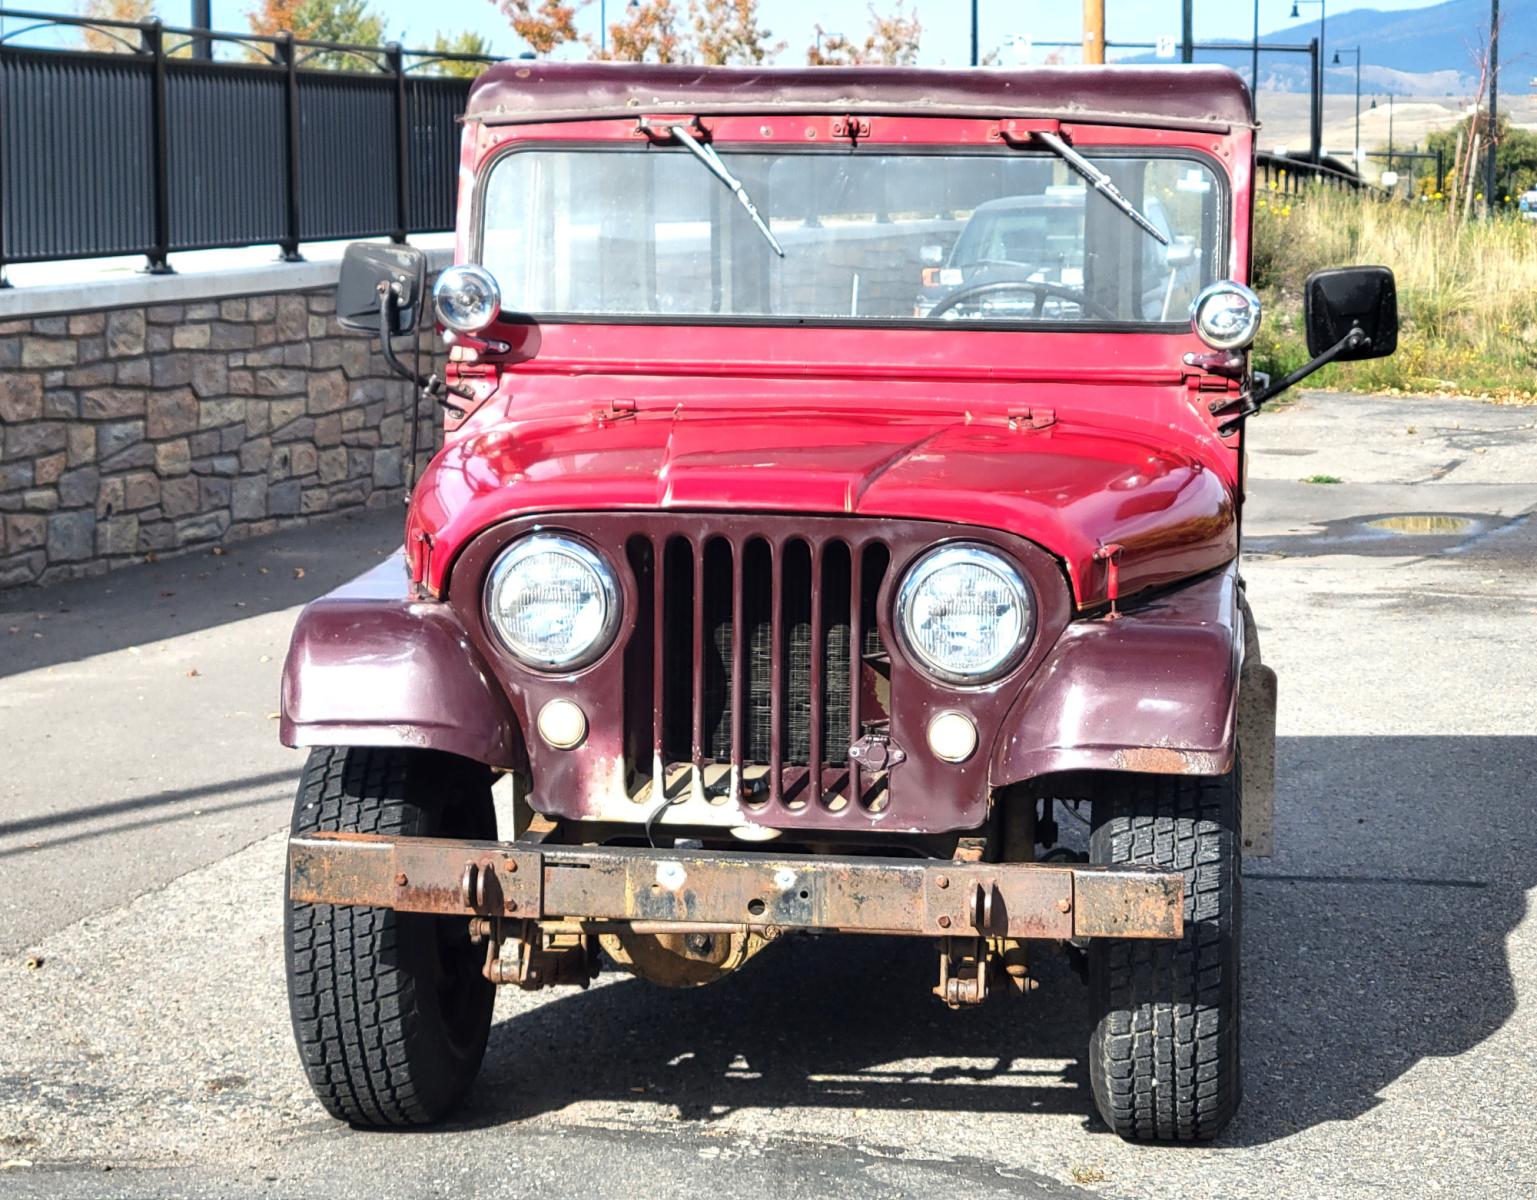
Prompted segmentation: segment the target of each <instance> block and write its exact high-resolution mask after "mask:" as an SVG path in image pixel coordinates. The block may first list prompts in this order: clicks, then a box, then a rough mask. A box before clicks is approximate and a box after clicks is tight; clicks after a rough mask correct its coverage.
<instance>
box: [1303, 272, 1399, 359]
mask: <svg viewBox="0 0 1537 1200" xmlns="http://www.w3.org/2000/svg"><path fill="white" fill-rule="evenodd" d="M1302 311H1303V322H1304V324H1305V325H1306V326H1307V335H1308V353H1309V354H1311V355H1313V356H1314V357H1315V358H1316V357H1318V356H1319V355H1322V354H1325V353H1327V352H1328V351H1329V350H1331V349H1334V348H1335V347H1336V346H1338V345H1339V344H1340V343H1341V342H1343V341H1345V340H1346V338H1348V337H1349V336H1350V333H1351V331H1352V330H1360V332H1361V333H1362V334H1364V335H1365V336H1364V337H1362V338H1360V339H1358V343H1357V344H1354V345H1350V346H1347V347H1346V348H1344V349H1341V350H1339V352H1338V353H1336V354H1335V355H1334V361H1336V362H1348V361H1351V360H1353V359H1362V358H1383V357H1385V356H1387V355H1389V354H1392V353H1393V351H1395V350H1396V349H1398V289H1397V287H1396V286H1395V284H1394V282H1393V272H1392V271H1390V270H1388V268H1387V267H1338V268H1335V269H1334V270H1329V271H1315V272H1314V273H1313V274H1312V275H1309V276H1308V279H1307V282H1306V283H1305V284H1304V285H1303V288H1302Z"/></svg>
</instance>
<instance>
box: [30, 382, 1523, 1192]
mask: <svg viewBox="0 0 1537 1200" xmlns="http://www.w3.org/2000/svg"><path fill="white" fill-rule="evenodd" d="M1250 450H1251V463H1250V483H1251V491H1252V503H1251V504H1250V506H1249V508H1248V510H1247V512H1246V530H1245V533H1246V538H1247V545H1248V550H1249V554H1248V557H1247V559H1246V563H1245V568H1244V573H1245V575H1246V577H1247V578H1248V580H1249V582H1250V594H1251V597H1252V599H1253V603H1254V607H1255V611H1256V614H1257V616H1258V618H1259V621H1260V627H1261V637H1262V642H1263V646H1264V652H1265V657H1266V659H1267V661H1269V662H1271V663H1272V664H1273V665H1274V666H1275V667H1276V668H1277V670H1278V671H1279V673H1280V678H1281V712H1280V735H1281V737H1280V746H1279V753H1280V764H1279V767H1280V795H1279V801H1278V809H1277V842H1278V847H1279V850H1278V854H1277V857H1276V858H1275V859H1273V860H1269V861H1266V862H1261V863H1252V864H1250V867H1249V870H1248V871H1247V873H1246V878H1245V884H1244V891H1245V895H1244V899H1245V921H1246V929H1245V963H1244V970H1245V979H1244V989H1245V995H1246V1011H1245V1022H1246V1024H1245V1030H1244V1054H1245V1067H1246V1074H1247V1080H1246V1098H1245V1101H1244V1106H1243V1108H1242V1109H1241V1111H1240V1114H1239V1117H1238V1119H1237V1121H1236V1122H1235V1123H1234V1125H1233V1126H1232V1127H1231V1129H1230V1130H1229V1131H1228V1132H1227V1134H1225V1135H1224V1137H1223V1138H1222V1139H1221V1140H1220V1141H1219V1142H1218V1143H1216V1144H1215V1145H1213V1146H1211V1147H1205V1148H1168V1149H1163V1148H1156V1147H1133V1146H1128V1145H1126V1144H1124V1143H1122V1142H1120V1141H1119V1140H1117V1139H1116V1138H1114V1137H1113V1136H1111V1135H1110V1134H1108V1133H1107V1132H1106V1131H1105V1129H1104V1127H1103V1126H1102V1125H1100V1124H1099V1122H1098V1121H1097V1120H1096V1119H1094V1118H1093V1117H1092V1115H1091V1114H1092V1112H1093V1105H1092V1100H1091V1098H1090V1096H1089V1094H1088V1082H1087V1073H1086V1071H1085V1069H1084V1067H1083V1063H1082V1061H1081V1056H1082V1054H1083V1048H1084V1044H1085V1041H1086V1039H1087V1036H1088V1029H1087V1023H1086V1018H1085V1016H1084V1001H1085V996H1084V992H1083V989H1082V987H1081V985H1080V984H1079V983H1078V982H1077V981H1076V979H1075V977H1074V976H1073V975H1072V974H1071V973H1070V972H1069V971H1068V970H1067V969H1066V968H1065V967H1064V966H1063V965H1061V964H1060V963H1059V962H1057V961H1048V962H1047V963H1045V964H1044V967H1043V970H1042V980H1043V982H1042V987H1041V989H1040V991H1039V992H1037V993H1034V994H1033V995H1032V997H1031V998H1030V999H1029V1000H1028V1001H1018V1000H1015V999H1014V998H1012V997H1008V998H1005V999H1003V1000H999V1001H996V1002H994V1003H992V1004H990V1005H988V1006H987V1007H985V1008H983V1009H981V1010H978V1011H975V1012H966V1013H958V1014H957V1013H950V1012H948V1011H947V1010H945V1009H944V1008H943V1007H942V1006H940V1005H939V1004H938V1003H937V1002H935V1001H933V1000H932V998H931V997H929V995H928V994H927V993H928V987H929V985H930V983H931V982H932V980H931V979H930V975H931V973H932V969H933V963H932V961H931V960H932V954H931V952H930V950H929V948H928V947H926V946H919V945H916V944H904V943H899V942H898V943H894V942H890V941H883V940H879V939H834V938H805V939H791V940H786V941H785V942H782V943H780V944H777V945H776V946H775V947H773V948H771V949H770V951H768V952H766V953H765V954H763V955H762V956H760V957H759V958H758V959H756V960H754V962H753V963H751V964H750V965H749V967H748V968H747V969H746V970H744V971H743V972H741V973H740V974H738V975H737V976H734V977H732V978H731V979H729V980H727V981H726V982H725V983H723V984H720V985H717V986H715V987H712V988H706V989H702V990H699V991H691V992H682V993H679V992H666V991H662V990H659V989H655V988H652V987H650V986H648V985H645V984H642V983H640V982H637V981H634V980H631V979H629V978H627V977H625V976H622V975H617V974H605V975H604V976H603V977H601V978H600V980H599V981H598V983H597V984H596V985H595V986H594V987H593V988H592V989H591V990H589V991H586V992H565V991H548V992H541V993H534V994H523V993H519V992H516V991H512V990H506V989H504V991H503V993H502V995H501V997H500V999H499V1007H498V1023H497V1025H496V1026H495V1027H494V1028H493V1031H492V1036H491V1047H490V1051H489V1054H488V1057H487V1061H486V1066H485V1069H484V1071H483V1073H482V1075H481V1077H480V1080H479V1082H478V1084H477V1086H476V1088H475V1089H474V1091H473V1093H472V1094H471V1096H470V1098H469V1103H468V1105H467V1106H466V1109H465V1111H464V1112H463V1114H462V1115H461V1117H460V1119H459V1120H458V1121H456V1122H455V1123H454V1124H452V1125H450V1126H447V1127H445V1128H442V1129H439V1130H435V1131H432V1132H427V1133H415V1134H404V1135H377V1134H359V1133H353V1132H351V1131H349V1130H347V1129H345V1128H343V1127H340V1126H337V1125H336V1124H334V1123H333V1122H331V1121H330V1120H329V1119H327V1118H326V1117H325V1116H324V1114H323V1113H322V1112H321V1110H320V1109H319V1107H318V1106H317V1105H316V1104H315V1103H314V1101H313V1100H312V1099H311V1098H310V1095H309V1092H308V1088H307V1086H306V1084H305V1082H304V1080H303V1077H302V1074H301V1073H300V1071H299V1068H298V1063H297V1059H296V1056H295V1053H294V1050H293V1046H292V1041H291V1036H290V1033H289V1029H288V1019H287V1012H286V1000H285V996H284V985H283V975H282V971H283V963H282V946H281V940H282V939H281V924H280V921H281V915H280V907H279V904H280V901H279V895H280V888H281V879H282V861H283V859H282V856H283V838H282V834H281V832H280V831H281V828H282V826H283V825H284V823H285V822H286V819H287V808H288V793H289V790H290V787H291V782H292V777H293V776H294V775H295V774H296V773H297V770H298V764H299V759H298V756H297V755H295V754H293V753H292V752H288V751H284V750H282V749H281V748H279V747H277V746H276V737H275V733H276V731H275V728H274V722H273V721H271V720H270V719H269V714H270V713H271V711H272V710H273V709H274V708H275V702H274V700H273V697H274V695H275V687H276V676H277V669H278V666H279V665H280V661H281V655H282V651H283V647H284V644H285V641H286V635H287V628H288V625H289V623H290V622H291V620H292V616H293V613H294V609H295V606H296V605H297V604H298V603H300V602H301V601H302V600H303V599H305V598H307V597H308V596H309V595H311V594H314V593H316V592H319V591H321V590H324V588H326V587H328V586H330V585H331V583H332V582H334V581H336V580H338V579H340V578H342V577H344V576H346V575H350V574H352V573H355V571H357V570H359V569H361V568H363V567H365V566H367V565H369V564H370V563H372V562H373V561H375V560H376V559H377V557H379V556H382V555H383V554H385V553H388V552H389V551H390V550H391V549H392V547H393V545H394V543H395V541H396V540H397V539H398V530H399V514H396V513H391V514H386V516H385V517H380V518H378V519H377V521H376V520H374V519H373V518H370V519H368V520H365V521H361V522H356V523H348V524H342V525H336V526H326V527H321V528H317V529H316V530H311V531H309V532H306V533H304V534H302V535H300V537H299V538H298V539H295V540H293V541H288V542H285V541H284V540H283V539H275V540H273V541H271V542H269V543H259V544H258V543H252V544H250V546H249V548H248V550H244V551H240V550H232V551H231V552H230V555H229V556H227V557H226V558H223V559H214V558H200V559H191V560H180V561H177V562H171V563H163V564H157V565H155V566H152V567H147V568H144V569H142V570H135V571H129V572H125V573H119V574H117V575H114V576H112V577H110V578H109V579H106V580H101V581H95V582H92V583H84V584H78V585H69V586H68V587H67V588H59V589H53V590H50V591H45V592H41V593H31V594H24V595H23V596H22V597H17V596H5V597H0V608H6V611H5V612H4V615H0V654H3V655H4V657H3V658H0V723H3V726H4V732H5V744H6V745H7V747H9V748H11V749H12V767H11V770H10V771H9V772H8V773H7V775H6V777H5V781H4V784H3V785H0V786H3V787H4V789H5V790H4V792H3V793H0V794H3V796H4V805H5V807H4V810H3V816H0V863H3V864H4V867H5V873H6V878H7V882H8V883H11V886H9V887H7V888H6V889H5V890H4V893H3V896H0V901H3V902H4V903H5V904H7V905H9V907H8V908H6V909H5V911H4V915H3V921H4V924H3V925H0V930H3V935H4V938H3V948H4V957H3V959H0V1030H3V1031H4V1039H3V1046H4V1048H3V1049H0V1162H4V1161H5V1160H11V1161H13V1162H19V1163H30V1164H32V1165H30V1166H13V1167H10V1168H9V1169H5V1170H0V1194H3V1195H7V1196H9V1195H16V1196H28V1197H31V1196H38V1197H41V1196H49V1197H52V1196H160V1195H189V1196H204V1195H207V1196H216V1195H217V1196H225V1195H234V1196H248V1195H254V1196H268V1195H271V1196H289V1195H300V1194H304V1195H310V1194H324V1195H327V1196H339V1197H350V1196H358V1197H363V1196H370V1197H371V1196H374V1195H378V1194H390V1195H446V1194H449V1193H453V1194H455V1195H474V1194H478V1193H479V1192H482V1191H487V1192H489V1191H493V1190H494V1191H496V1192H499V1193H505V1192H508V1191H511V1192H512V1193H514V1194H524V1193H527V1194H536V1195H541V1196H545V1195H547V1196H562V1197H563V1196H571V1197H584V1198H585V1197H593V1196H605V1197H606V1196H616V1197H618V1196H623V1197H626V1198H629V1197H635V1196H647V1197H650V1196H687V1195H697V1194H701V1193H715V1194H719V1195H720V1196H722V1197H746V1196H760V1195H766V1194H774V1195H776V1196H785V1197H796V1196H806V1197H824V1196H827V1195H849V1196H856V1195H857V1196H866V1195H869V1196H909V1195H911V1196H932V1195H934V1194H937V1193H939V1192H941V1191H950V1190H955V1189H961V1190H964V1191H965V1192H966V1193H967V1194H976V1195H979V1196H994V1195H997V1196H1003V1195H1011V1196H1024V1197H1070V1196H1073V1197H1076V1196H1086V1195H1100V1196H1115V1197H1154V1196H1176V1195H1177V1196H1180V1197H1189V1198H1192V1200H1197V1198H1204V1197H1211V1198H1212V1200H1235V1198H1238V1197H1255V1198H1257V1200H1280V1198H1284V1197H1297V1198H1299V1200H1317V1198H1320V1197H1362V1198H1366V1197H1372V1198H1377V1197H1381V1196H1382V1195H1384V1194H1392V1193H1396V1194H1398V1195H1402V1196H1406V1197H1421V1196H1427V1195H1435V1194H1444V1195H1449V1196H1465V1195H1476V1196H1479V1197H1481V1198H1504V1197H1509V1198H1512V1200H1515V1198H1522V1200H1527V1198H1529V1197H1531V1196H1532V1195H1534V1194H1537V1111H1534V1109H1533V1106H1532V1102H1531V1101H1532V1096H1531V1066H1532V1063H1533V1061H1537V919H1534V918H1533V916H1532V915H1531V912H1530V908H1531V905H1530V900H1531V895H1532V893H1533V889H1537V855H1534V854H1533V852H1532V845H1533V836H1534V835H1533V829H1534V827H1537V822H1534V818H1537V798H1534V790H1533V784H1532V778H1533V773H1534V770H1537V710H1534V707H1533V703H1532V697H1533V696H1534V695H1537V654H1534V652H1533V650H1532V647H1531V631H1532V630H1533V628H1537V625H1534V618H1537V519H1534V518H1533V516H1532V511H1533V507H1534V504H1537V410H1534V409H1516V408H1498V407H1493V406H1489V405H1482V404H1475V403H1471V402H1460V401H1453V400H1408V399H1396V398H1395V399H1389V398H1381V399H1377V398H1369V397H1349V396H1330V395H1321V394H1310V395H1308V396H1306V397H1305V398H1304V399H1303V400H1301V401H1300V402H1299V403H1298V404H1296V405H1295V406H1292V407H1290V408H1288V409H1284V410H1280V411H1276V412H1273V413H1267V414H1266V415H1265V416H1264V417H1263V418H1262V419H1260V420H1258V421H1256V422H1255V423H1254V425H1253V426H1252V427H1251V436H1250ZM1314 477H1329V478H1335V479H1340V480H1343V482H1339V483H1310V482H1304V480H1306V479H1308V478H1314ZM1395 515H1410V516H1413V517H1416V518H1443V517H1452V518H1459V519H1460V520H1463V521H1465V522H1466V523H1465V524H1462V523H1459V522H1458V521H1451V522H1447V521H1442V520H1418V521H1411V522H1407V523H1405V524H1407V526H1408V528H1410V529H1423V530H1427V531H1428V532H1408V533H1401V532H1395V531H1394V530H1393V528H1392V526H1388V527H1384V526H1381V525H1374V524H1371V522H1373V521H1376V520H1377V519H1379V518H1382V517H1392V516H1395ZM296 555H297V556H300V557H295V556H296ZM296 566H298V567H303V568H304V572H305V573H304V577H303V578H302V579H300V578H296V577H295V574H294V568H295V567H296ZM263 567H265V568H266V571H267V573H266V574H262V573H261V569H262V568H263ZM205 572H206V577H203V575H204V573H205ZM109 589H110V594H109ZM162 592H173V593H175V595H173V596H169V597H167V596H162V595H161V593H162ZM23 601H24V602H25V603H27V604H31V605H41V606H44V607H41V608H29V609H26V610H25V611H21V610H19V609H18V604H19V603H21V602H23ZM241 603H243V604H245V605H246V607H245V608H237V607H236V605H237V604H241ZM7 606H9V607H8V608H7ZM61 606H62V607H64V608H68V609H69V610H70V611H68V612H60V611H59V609H60V607H61ZM169 611H175V612H176V613H177V614H178V615H177V616H176V618H175V620H174V621H173V620H171V618H169V617H168V616H166V615H165V614H166V613H167V612H169ZM44 614H47V617H48V619H47V620H42V619H41V618H42V617H43V615H44ZM11 626H15V627H17V628H18V629H19V630H21V632H18V633H16V634H7V633H6V632H5V630H6V629H7V628H8V627H11ZM35 632H42V633H43V634H44V636H43V637H42V638H33V637H32V634H33V633H35ZM13 648H15V649H13ZM192 670H196V671H197V672H198V674H197V675H189V674H188V672H189V671H192ZM168 822H169V823H168ZM34 844H35V845H34ZM242 847H244V848H242ZM232 851H233V853H232ZM168 881H169V882H168ZM82 918H83V919H82ZM29 954H31V955H40V956H41V957H42V959H43V963H42V966H41V967H40V969H37V970H27V969H26V968H25V965H24V962H23V960H24V958H25V957H26V956H27V955H29ZM108 1168H110V1171H109V1170H108Z"/></svg>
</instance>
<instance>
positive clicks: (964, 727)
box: [929, 712, 977, 763]
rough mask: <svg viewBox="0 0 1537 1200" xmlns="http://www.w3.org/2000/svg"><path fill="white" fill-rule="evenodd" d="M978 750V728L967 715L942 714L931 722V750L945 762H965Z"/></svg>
mask: <svg viewBox="0 0 1537 1200" xmlns="http://www.w3.org/2000/svg"><path fill="white" fill-rule="evenodd" d="M976 748H977V727H976V726H975V725H973V724H972V723H971V718H970V717H968V716H966V714H965V713H958V712H947V713H940V714H939V716H937V717H935V718H934V719H933V720H932V721H930V722H929V749H930V750H932V751H933V752H934V757H935V758H942V759H944V760H945V762H953V763H958V762H965V761H966V760H967V759H968V758H970V757H971V755H972V751H974V750H975V749H976Z"/></svg>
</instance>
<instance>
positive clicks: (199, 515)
mask: <svg viewBox="0 0 1537 1200" xmlns="http://www.w3.org/2000/svg"><path fill="white" fill-rule="evenodd" d="M290 269H293V270H298V269H303V268H290ZM268 274H270V272H269V273H268ZM311 274H312V275H313V271H312V272H311ZM331 274H332V275H333V276H334V267H333V268H332V269H331ZM184 282H185V281H184ZM84 290H85V289H76V291H77V292H83V291H84ZM181 290H182V291H185V290H186V288H185V286H183V287H182V289H181ZM13 296H14V293H13ZM8 299H10V297H8ZM23 299H24V298H23ZM13 305H14V302H13ZM12 307H13V306H12ZM13 311H14V307H13ZM333 312H334V306H333V303H332V296H331V288H330V286H321V287H315V288H311V289H308V290H299V291H281V292H270V291H269V292H266V293H264V294H254V295H239V296H228V295H226V296H223V297H220V298H217V299H203V300H200V299H189V300H186V301H182V302H176V303H141V304H136V305H132V306H129V307H120V308H114V309H112V310H110V311H76V312H71V313H67V314H66V313H52V314H49V315H33V316H21V317H19V318H18V319H14V320H0V434H3V439H0V440H3V445H0V588H3V587H12V586H16V585H20V584H28V583H49V582H51V581H53V580H56V579H62V578H68V577H71V576H77V575H87V574H97V573H100V572H104V571H108V570H111V569H113V568H115V567H118V566H121V565H124V564H126V563H131V562H136V561H140V560H142V559H145V558H148V557H151V556H156V555H165V554H168V553H174V552H180V551H187V550H193V549H197V548H204V547H212V546H216V545H223V544H225V543H228V542H232V541H235V540H238V539H240V538H244V537H251V536H254V535H257V534H263V533H270V532H272V531H274V530H277V529H281V528H284V527H286V526H290V525H294V524H297V523H300V522H303V521H305V520H309V519H312V518H314V517H317V516H320V515H322V514H332V513H340V512H346V511H348V510H352V509H359V508H365V507H367V508H373V507H378V506H381V505H385V504H390V503H398V502H399V501H400V498H401V495H402V486H403V482H404V459H405V457H406V450H405V443H406V424H405V422H406V406H407V404H408V402H409V397H410V394H411V390H410V387H409V385H408V384H407V383H406V382H405V381H404V380H402V379H400V378H398V377H397V376H394V375H391V374H390V373H389V371H388V369H387V368H386V367H385V366H384V363H383V360H382V359H381V358H380V357H379V355H378V352H377V349H376V348H375V347H374V346H372V345H371V344H370V339H368V338H367V337H365V336H362V335H359V334H355V333H351V332H348V331H345V330H343V329H341V327H340V326H338V325H337V323H336V321H335V320H334V317H333V315H332V314H333ZM435 341H436V339H435V337H434V336H433V335H432V333H431V330H430V329H428V330H426V331H424V332H423V334H422V347H423V366H424V369H425V368H426V366H427V361H428V360H427V355H428V354H429V353H430V352H431V347H432V345H433V343H435ZM397 345H398V346H400V347H406V346H408V345H409V343H398V344H397ZM434 366H435V367H436V366H440V364H434ZM430 408H431V406H430V405H425V404H424V405H423V406H422V412H421V423H420V437H421V447H422V454H421V460H420V461H421V463H425V462H426V460H427V458H428V457H429V456H430V454H431V452H432V449H433V447H434V444H435V439H436V438H437V435H438V431H439V429H440V423H439V421H438V420H437V414H436V412H433V411H429V409H430ZM419 465H420V464H419Z"/></svg>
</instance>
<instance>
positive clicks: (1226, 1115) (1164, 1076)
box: [1089, 769, 1242, 1142]
mask: <svg viewBox="0 0 1537 1200" xmlns="http://www.w3.org/2000/svg"><path fill="white" fill-rule="evenodd" d="M1238 786H1239V784H1238V772H1237V770H1236V769H1235V770H1234V771H1233V772H1232V773H1231V774H1228V775H1223V776H1218V777H1214V778H1205V777H1194V776H1182V775H1148V776H1127V777H1124V778H1121V779H1111V780H1108V781H1106V782H1105V783H1104V784H1103V786H1102V787H1101V789H1100V790H1099V791H1098V792H1097V793H1096V795H1095V799H1094V825H1093V831H1092V833H1091V835H1090V838H1089V858H1090V861H1091V862H1092V863H1095V864H1102V865H1107V866H1108V865H1114V866H1126V865H1138V866H1149V867H1158V868H1161V869H1164V870H1177V871H1183V872H1184V873H1185V933H1184V936H1183V937H1182V938H1180V939H1179V940H1178V941H1156V940H1141V939H1129V938H1128V939H1104V940H1099V941H1095V942H1094V943H1092V944H1091V946H1090V949H1089V987H1090V992H1091V996H1092V1003H1093V1015H1094V1021H1095V1025H1094V1033H1093V1036H1092V1038H1091V1039H1090V1043H1089V1080H1090V1083H1091V1085H1092V1087H1093V1089H1094V1102H1095V1104H1096V1105H1097V1106H1098V1108H1099V1111H1100V1115H1101V1116H1103V1117H1104V1119H1105V1121H1106V1123H1107V1124H1109V1126H1110V1127H1111V1128H1112V1129H1113V1130H1115V1132H1116V1133H1118V1134H1120V1135H1121V1136H1122V1137H1124V1138H1126V1139H1128V1140H1131V1141H1139V1142H1142V1141H1157V1142H1196V1141H1205V1140H1207V1139H1210V1138H1213V1137H1215V1136H1216V1135H1217V1134H1218V1133H1220V1132H1221V1131H1222V1129H1223V1127H1224V1126H1225V1125H1227V1123H1228V1121H1229V1120H1231V1119H1232V1116H1233V1113H1234V1112H1235V1111H1236V1110H1237V1108H1238V1102H1239V1099H1240V1096H1241V1094H1242V1082H1241V1075H1240V1071H1239V1015H1240V997H1239V931H1240V857H1239V846H1240V839H1239V829H1238V812H1239V806H1238Z"/></svg>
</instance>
